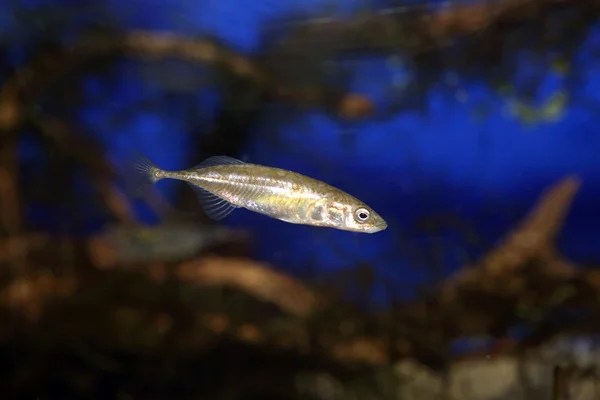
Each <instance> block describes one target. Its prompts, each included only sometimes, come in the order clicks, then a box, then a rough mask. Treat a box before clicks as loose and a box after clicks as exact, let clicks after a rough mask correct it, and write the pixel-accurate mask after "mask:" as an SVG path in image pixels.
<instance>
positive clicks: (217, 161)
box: [192, 156, 246, 169]
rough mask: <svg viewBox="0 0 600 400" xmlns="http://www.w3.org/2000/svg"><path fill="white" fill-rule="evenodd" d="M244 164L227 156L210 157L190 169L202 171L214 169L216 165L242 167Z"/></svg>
mask: <svg viewBox="0 0 600 400" xmlns="http://www.w3.org/2000/svg"><path fill="white" fill-rule="evenodd" d="M242 164H246V163H245V162H243V161H242V160H238V159H237V158H233V157H229V156H212V157H208V158H207V159H206V160H204V161H202V162H201V163H200V164H198V165H196V166H195V167H193V168H192V169H202V168H207V167H216V166H217V165H242Z"/></svg>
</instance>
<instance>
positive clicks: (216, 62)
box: [0, 0, 569, 130]
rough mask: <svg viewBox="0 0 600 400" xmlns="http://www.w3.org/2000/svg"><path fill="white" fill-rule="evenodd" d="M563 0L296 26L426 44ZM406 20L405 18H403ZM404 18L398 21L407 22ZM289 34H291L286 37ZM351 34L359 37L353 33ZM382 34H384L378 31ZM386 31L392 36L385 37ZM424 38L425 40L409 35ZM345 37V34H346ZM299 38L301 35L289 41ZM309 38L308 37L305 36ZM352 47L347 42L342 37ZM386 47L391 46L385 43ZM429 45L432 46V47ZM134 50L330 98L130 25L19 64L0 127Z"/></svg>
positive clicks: (315, 32)
mask: <svg viewBox="0 0 600 400" xmlns="http://www.w3.org/2000/svg"><path fill="white" fill-rule="evenodd" d="M567 1H569V0H496V1H493V2H480V3H477V4H454V5H451V6H450V7H447V8H444V9H442V10H441V11H438V12H437V13H435V14H427V15H424V16H423V17H422V18H420V19H419V20H418V21H417V23H416V24H415V23H414V21H413V22H411V23H410V24H408V25H410V30H411V32H409V33H410V35H409V36H410V37H411V38H412V39H411V40H408V41H407V40H406V38H405V36H406V35H404V34H403V35H400V37H396V36H398V35H399V32H398V29H399V28H398V27H397V26H396V25H398V22H397V21H396V20H395V19H394V18H392V17H390V16H388V15H387V14H386V15H374V16H370V17H368V18H363V19H358V20H357V21H354V20H350V21H339V20H331V21H330V22H319V23H318V24H313V25H312V26H311V25H310V24H309V28H303V30H302V31H301V32H299V34H300V36H302V35H305V36H309V37H310V36H316V37H317V38H319V39H321V40H324V39H329V38H330V37H334V38H338V39H339V40H342V41H343V38H348V40H349V41H350V42H354V41H355V40H350V39H351V38H354V39H357V40H358V39H360V38H362V37H363V36H364V35H367V36H366V39H364V38H363V39H362V40H361V41H364V40H367V42H373V43H375V46H376V47H377V46H378V45H377V43H379V44H381V43H383V44H385V45H384V47H385V48H388V47H389V48H388V50H397V49H398V48H399V47H402V46H404V47H414V46H417V47H421V48H423V49H428V50H430V47H431V46H430V45H424V44H423V43H425V42H428V41H433V42H434V43H440V42H443V41H445V40H447V39H450V38H451V37H453V36H455V35H459V34H466V33H472V32H475V31H478V30H481V29H482V28H484V27H486V26H489V25H490V24H491V23H492V22H494V21H496V20H498V19H502V18H505V17H507V15H508V17H507V18H514V17H515V13H514V12H513V11H515V10H520V9H527V8H528V7H529V8H531V7H535V6H537V5H540V4H545V3H549V2H567ZM408 22H410V21H408ZM408 22H407V21H405V22H403V23H404V24H406V23H408ZM294 35H295V34H294V33H292V36H294ZM357 35H358V36H357ZM378 35H379V36H381V35H383V36H384V37H383V38H381V37H378ZM389 35H396V36H393V37H387V36H389ZM418 37H427V38H428V39H415V38H418ZM348 40H347V41H348ZM293 43H296V44H302V39H300V40H296V41H295V42H293ZM309 43H310V42H309ZM349 45H350V46H353V44H352V43H349ZM390 46H391V47H390ZM434 47H435V46H434ZM122 54H124V55H126V56H130V57H140V58H145V59H149V60H156V59H164V58H167V57H177V58H180V59H182V60H185V61H188V62H191V63H201V64H207V65H212V66H216V67H223V68H225V69H226V70H227V71H229V72H230V73H232V74H234V75H236V76H238V77H240V78H242V79H245V80H247V81H249V82H253V83H254V84H255V85H256V86H257V87H259V88H261V89H263V90H264V91H266V92H267V93H270V94H271V95H272V96H275V97H276V98H279V99H282V100H288V101H291V102H294V103H297V104H299V105H306V106H325V105H326V103H328V102H329V101H330V100H329V99H328V98H327V95H326V93H325V90H324V88H321V87H302V88H298V87H293V86H290V85H289V84H287V83H285V82H276V81H273V78H272V74H271V73H270V72H269V71H267V70H265V68H263V66H262V65H261V64H260V63H258V62H256V61H255V60H253V59H252V58H249V57H246V56H243V55H241V54H237V53H235V52H234V51H232V50H231V49H229V48H227V47H226V46H224V45H222V44H220V43H218V42H217V41H215V40H212V39H210V38H188V37H184V36H181V35H177V34H174V33H169V32H151V31H142V30H135V31H131V32H127V33H124V34H111V33H96V34H87V35H84V36H82V37H81V38H80V39H79V40H77V41H76V42H75V43H72V44H70V45H69V46H68V48H64V49H56V50H52V51H46V52H43V53H41V54H39V55H38V56H37V57H36V58H35V59H34V60H33V61H32V62H31V63H30V64H29V65H27V66H25V67H22V68H21V69H19V70H18V71H17V72H16V73H15V75H14V76H13V77H12V78H10V79H8V81H6V83H5V84H4V85H3V86H2V88H0V130H3V129H4V130H6V129H11V128H14V127H15V126H17V125H18V124H19V123H20V122H21V121H23V120H24V119H25V116H26V114H27V111H26V109H27V108H28V107H29V106H30V105H31V104H33V103H34V101H35V100H36V99H37V97H38V96H39V95H40V93H41V92H43V91H44V90H46V89H47V88H48V87H49V86H50V85H52V84H53V83H54V82H56V81H57V80H58V78H59V77H61V76H66V75H67V74H69V73H71V72H72V71H73V70H75V69H77V68H80V67H81V66H84V65H91V64H93V63H94V62H95V61H96V60H98V59H103V58H106V57H113V56H119V55H122ZM372 107H373V105H372V102H371V101H370V100H369V99H366V98H364V97H362V96H360V95H357V94H348V95H347V96H342V97H341V98H340V103H339V104H337V105H336V109H337V110H338V111H339V114H340V115H341V116H343V117H345V118H360V117H362V116H364V115H368V114H370V113H371V111H372V110H371V109H372Z"/></svg>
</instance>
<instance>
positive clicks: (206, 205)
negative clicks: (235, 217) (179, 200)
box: [189, 183, 238, 221]
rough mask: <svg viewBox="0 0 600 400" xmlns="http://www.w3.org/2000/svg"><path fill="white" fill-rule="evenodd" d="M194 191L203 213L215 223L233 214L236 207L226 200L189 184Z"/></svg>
mask: <svg viewBox="0 0 600 400" xmlns="http://www.w3.org/2000/svg"><path fill="white" fill-rule="evenodd" d="M189 185H190V187H191V188H192V189H193V190H194V193H195V194H196V197H198V201H199V202H200V204H201V205H202V209H203V210H204V213H205V214H206V215H207V216H208V217H209V218H210V219H213V220H215V221H219V220H221V219H223V218H225V217H227V216H228V215H229V214H231V213H232V212H233V210H235V209H236V208H238V207H237V206H235V205H233V204H231V203H230V202H228V201H227V200H224V199H222V198H220V197H219V196H217V195H215V194H212V193H211V192H209V191H207V190H204V189H202V188H201V187H200V186H197V185H194V184H192V183H190V184H189Z"/></svg>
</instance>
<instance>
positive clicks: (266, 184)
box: [138, 156, 387, 233]
mask: <svg viewBox="0 0 600 400" xmlns="http://www.w3.org/2000/svg"><path fill="white" fill-rule="evenodd" d="M138 169H140V170H142V172H144V173H145V174H146V175H147V176H149V177H150V178H151V180H152V181H153V182H156V181H158V180H160V179H164V178H171V179H178V180H182V181H185V182H187V183H188V184H190V186H191V187H192V188H193V189H194V191H195V192H196V194H197V196H198V199H199V200H200V202H201V203H202V206H203V209H204V211H205V212H206V214H207V215H208V216H209V217H211V218H213V219H217V220H218V219H221V218H224V217H225V216H227V215H229V214H230V213H231V212H232V211H233V210H234V209H235V208H239V207H242V208H246V209H248V210H251V211H254V212H257V213H260V214H264V215H267V216H269V217H272V218H276V219H279V220H281V221H285V222H288V223H293V224H303V225H312V226H321V227H330V228H335V229H341V230H346V231H353V232H364V233H375V232H379V231H382V230H384V229H386V228H387V223H386V222H385V221H384V219H383V218H381V217H380V216H379V215H378V214H377V213H376V212H375V211H374V210H373V209H372V208H370V207H369V206H367V205H366V204H365V203H363V202H362V201H360V200H358V199H357V198H355V197H353V196H351V195H349V194H348V193H345V192H344V191H342V190H340V189H337V188H335V187H333V186H331V185H328V184H327V183H324V182H321V181H318V180H316V179H313V178H310V177H307V176H304V175H301V174H298V173H296V172H292V171H287V170H283V169H279V168H272V167H266V166H262V165H256V164H249V163H245V162H243V161H240V160H236V159H234V158H231V157H226V156H215V157H211V158H208V159H207V160H205V161H204V162H203V163H201V164H199V165H198V166H196V167H194V168H191V169H187V170H183V171H165V170H162V169H160V168H158V167H156V166H155V165H154V164H152V163H151V162H150V161H148V160H145V162H143V163H138Z"/></svg>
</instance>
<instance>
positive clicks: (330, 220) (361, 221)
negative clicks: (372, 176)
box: [314, 198, 387, 233]
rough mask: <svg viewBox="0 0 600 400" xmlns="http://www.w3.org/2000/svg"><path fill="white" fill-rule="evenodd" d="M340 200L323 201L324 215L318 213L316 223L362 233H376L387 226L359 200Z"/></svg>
mask: <svg viewBox="0 0 600 400" xmlns="http://www.w3.org/2000/svg"><path fill="white" fill-rule="evenodd" d="M340 200H341V199H338V201H331V200H326V201H325V204H323V206H324V207H323V208H322V209H321V210H322V212H323V214H325V215H319V222H320V223H318V225H321V226H329V227H332V228H336V229H341V230H344V231H351V232H362V233H376V232H380V231H383V230H385V229H386V228H387V222H385V220H384V219H383V218H382V217H381V216H380V215H379V214H377V213H376V212H375V211H374V210H373V209H372V208H371V207H369V206H367V205H366V204H364V203H363V202H361V201H360V200H357V199H354V198H351V199H344V200H341V201H340ZM319 214H320V213H319ZM315 222H316V221H315ZM314 224H315V225H317V223H314Z"/></svg>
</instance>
